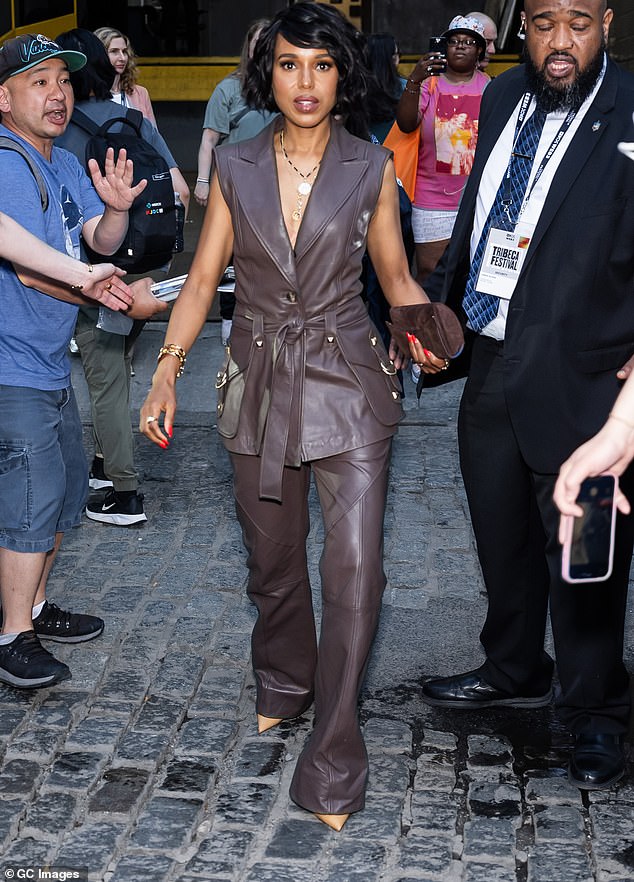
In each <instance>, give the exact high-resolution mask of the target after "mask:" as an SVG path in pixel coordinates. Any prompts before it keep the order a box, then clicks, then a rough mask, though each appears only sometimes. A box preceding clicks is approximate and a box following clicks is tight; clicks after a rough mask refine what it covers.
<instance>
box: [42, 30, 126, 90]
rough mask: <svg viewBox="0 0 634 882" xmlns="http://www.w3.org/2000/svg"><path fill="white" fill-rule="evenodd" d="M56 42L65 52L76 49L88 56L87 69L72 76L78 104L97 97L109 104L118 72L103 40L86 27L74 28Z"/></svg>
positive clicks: (83, 68)
mask: <svg viewBox="0 0 634 882" xmlns="http://www.w3.org/2000/svg"><path fill="white" fill-rule="evenodd" d="M55 42H56V43H59V45H60V46H61V47H62V49H73V50H75V51H76V52H83V53H84V55H85V56H86V59H87V61H86V64H85V66H84V67H82V68H81V70H76V71H74V72H73V73H71V75H70V81H71V83H72V86H73V92H74V93H75V101H86V100H87V99H88V98H90V97H91V96H93V95H94V97H95V98H98V99H100V100H101V101H109V100H110V98H112V92H111V91H110V89H111V88H112V84H113V82H114V78H115V75H116V71H115V69H114V68H113V66H112V65H111V64H110V58H109V57H108V52H107V51H106V48H105V46H104V45H103V43H102V42H101V40H100V39H99V37H97V36H95V34H93V32H92V31H87V30H86V29H85V28H73V29H72V31H64V33H63V34H60V35H59V37H56V38H55Z"/></svg>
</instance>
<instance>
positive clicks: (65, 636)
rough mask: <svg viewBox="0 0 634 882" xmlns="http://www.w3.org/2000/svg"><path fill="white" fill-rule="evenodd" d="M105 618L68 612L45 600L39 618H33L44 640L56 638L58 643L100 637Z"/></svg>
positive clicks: (76, 641) (35, 626)
mask: <svg viewBox="0 0 634 882" xmlns="http://www.w3.org/2000/svg"><path fill="white" fill-rule="evenodd" d="M104 624H105V623H104V620H103V619H100V618H99V617H98V616H86V615H83V614H82V613H72V612H66V611H65V610H63V609H60V608H59V606H57V605H56V604H54V603H49V602H48V600H45V601H44V606H43V607H42V611H41V612H40V614H39V616H37V618H35V619H33V628H34V630H35V633H36V634H37V636H38V637H40V638H41V639H42V640H54V641H55V642H56V643H84V642H85V641H86V640H92V639H93V638H95V637H99V635H100V634H101V632H102V631H103V629H104Z"/></svg>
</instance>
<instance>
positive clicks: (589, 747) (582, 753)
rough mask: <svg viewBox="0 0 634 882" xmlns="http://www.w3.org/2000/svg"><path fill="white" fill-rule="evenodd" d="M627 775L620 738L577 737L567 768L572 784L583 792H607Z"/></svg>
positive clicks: (610, 736)
mask: <svg viewBox="0 0 634 882" xmlns="http://www.w3.org/2000/svg"><path fill="white" fill-rule="evenodd" d="M624 773H625V755H624V753H623V737H622V736H621V735H596V734H586V735H577V738H576V741H575V747H574V750H573V752H572V758H571V760H570V765H569V766H568V778H569V780H570V782H571V784H575V785H576V786H577V787H580V788H581V790H606V789H607V788H608V787H611V786H612V785H613V784H616V782H617V781H618V780H619V778H622V777H623V775H624Z"/></svg>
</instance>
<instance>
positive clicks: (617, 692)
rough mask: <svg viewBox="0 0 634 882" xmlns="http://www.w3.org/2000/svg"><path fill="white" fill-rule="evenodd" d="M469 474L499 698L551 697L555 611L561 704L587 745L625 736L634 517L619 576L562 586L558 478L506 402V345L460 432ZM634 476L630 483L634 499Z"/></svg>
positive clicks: (477, 357) (484, 367) (489, 349)
mask: <svg viewBox="0 0 634 882" xmlns="http://www.w3.org/2000/svg"><path fill="white" fill-rule="evenodd" d="M458 434H459V442H460V464H461V468H462V475H463V479H464V483H465V487H466V490H467V497H468V500H469V509H470V512H471V520H472V523H473V529H474V532H475V536H476V541H477V545H478V555H479V559H480V565H481V567H482V573H483V576H484V581H485V585H486V590H487V595H488V599H489V608H488V613H487V617H486V621H485V624H484V627H483V629H482V633H481V635H480V640H481V642H482V645H483V647H484V649H485V652H486V655H487V660H486V662H485V665H484V671H483V675H484V677H485V679H486V680H487V681H488V682H490V683H491V684H492V685H493V686H496V687H497V688H500V689H505V690H509V691H511V692H519V693H521V692H522V689H523V687H524V686H526V685H527V684H528V683H530V684H531V686H533V687H536V688H538V689H540V688H542V687H543V691H544V692H545V691H546V690H547V689H548V686H549V684H550V681H551V676H552V669H553V664H552V660H551V659H550V658H549V656H548V655H547V654H546V653H545V652H544V635H545V629H546V618H547V612H548V607H549V604H550V616H551V625H552V630H553V637H554V645H555V656H556V661H557V672H558V675H559V681H560V684H561V692H560V694H559V695H558V697H557V705H558V708H559V711H560V714H561V717H562V719H563V721H564V722H565V723H566V725H567V726H568V728H569V729H570V730H571V731H572V732H574V733H575V734H578V733H581V732H584V733H589V732H595V733H600V732H602V733H613V734H621V733H625V732H626V731H627V727H628V720H629V714H630V693H629V677H628V674H627V671H626V669H625V666H624V664H623V631H624V620H625V610H626V600H627V587H628V578H629V569H630V562H631V558H632V545H633V542H634V517H632V516H631V515H630V516H628V517H624V516H623V515H619V517H618V522H617V530H616V548H615V555H614V571H613V575H612V576H611V578H610V579H609V580H607V581H606V582H597V583H588V584H580V585H570V584H568V583H567V582H564V581H563V580H562V579H561V577H560V570H561V546H560V545H559V542H558V540H557V528H558V524H559V514H558V511H557V509H556V507H555V505H554V503H553V501H552V493H553V488H554V484H555V481H556V478H557V475H555V474H547V475H544V474H539V473H536V472H534V471H532V470H531V469H530V468H529V467H528V465H527V464H526V461H525V460H524V458H523V456H522V451H521V445H520V443H519V442H518V439H517V437H516V436H515V432H514V430H513V426H512V423H511V420H510V417H509V413H508V409H507V403H506V395H505V391H504V357H503V349H502V345H501V344H498V343H496V342H495V341H493V340H491V339H489V338H487V337H479V338H478V339H477V340H476V342H475V344H474V349H473V358H472V364H471V371H470V374H469V379H468V380H467V384H466V386H465V389H464V393H463V398H462V401H461V405H460V416H459V422H458ZM633 483H634V482H633V481H632V474H631V470H630V472H629V474H626V476H624V478H623V480H622V485H623V487H624V489H625V492H626V495H627V494H628V492H629V495H630V498H632V492H631V490H632V487H631V485H632V484H633Z"/></svg>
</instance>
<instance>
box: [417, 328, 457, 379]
mask: <svg viewBox="0 0 634 882" xmlns="http://www.w3.org/2000/svg"><path fill="white" fill-rule="evenodd" d="M407 339H408V340H409V350H410V355H411V358H412V361H414V362H415V363H416V364H418V365H420V369H421V370H422V371H423V373H425V374H437V373H439V372H440V371H446V370H447V368H448V367H449V359H448V358H439V357H438V356H437V355H434V353H433V352H430V350H429V349H427V348H426V347H425V346H424V345H423V344H422V343H421V342H420V340H419V339H418V338H417V337H416V336H415V335H414V334H408V335H407Z"/></svg>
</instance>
